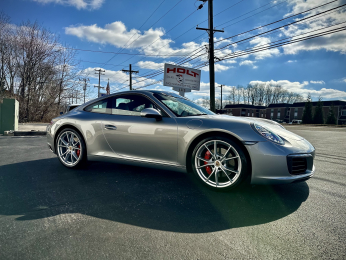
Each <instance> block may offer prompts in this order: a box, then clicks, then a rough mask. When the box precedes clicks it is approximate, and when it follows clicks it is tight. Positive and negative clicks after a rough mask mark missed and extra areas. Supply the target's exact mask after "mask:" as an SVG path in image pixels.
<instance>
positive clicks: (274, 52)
mask: <svg viewBox="0 0 346 260" xmlns="http://www.w3.org/2000/svg"><path fill="white" fill-rule="evenodd" d="M270 43H271V40H270V39H269V38H267V37H256V38H254V39H252V40H251V41H250V44H252V45H255V46H254V47H266V46H269V45H270ZM253 55H254V56H255V59H256V60H261V59H264V58H270V57H273V56H278V55H280V51H279V49H277V48H273V49H270V50H265V51H260V52H257V53H254V54H253Z"/></svg>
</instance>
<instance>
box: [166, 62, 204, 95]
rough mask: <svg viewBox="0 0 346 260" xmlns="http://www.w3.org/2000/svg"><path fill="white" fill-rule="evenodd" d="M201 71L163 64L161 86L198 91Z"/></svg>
mask: <svg viewBox="0 0 346 260" xmlns="http://www.w3.org/2000/svg"><path fill="white" fill-rule="evenodd" d="M200 83H201V71H200V70H195V69H191V68H185V67H181V66H176V65H172V64H167V63H165V73H164V76H163V85H164V86H170V87H174V88H184V89H189V90H200Z"/></svg>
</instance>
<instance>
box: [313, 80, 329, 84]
mask: <svg viewBox="0 0 346 260" xmlns="http://www.w3.org/2000/svg"><path fill="white" fill-rule="evenodd" d="M310 83H311V84H326V83H325V82H324V81H323V80H319V81H313V80H310Z"/></svg>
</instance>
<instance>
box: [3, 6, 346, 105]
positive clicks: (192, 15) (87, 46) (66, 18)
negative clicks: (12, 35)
mask: <svg viewBox="0 0 346 260" xmlns="http://www.w3.org/2000/svg"><path fill="white" fill-rule="evenodd" d="M0 2H1V5H0V11H2V12H4V13H5V14H7V15H9V16H10V17H11V23H13V24H16V25H20V23H21V22H25V21H31V22H35V21H37V22H38V23H39V24H40V25H42V26H44V27H45V28H47V29H49V30H50V31H51V32H52V33H54V34H56V35H57V36H59V39H60V42H62V43H63V44H66V45H67V46H70V47H71V48H75V49H79V50H78V51H77V56H76V58H77V60H78V61H79V70H80V71H81V73H82V74H83V75H85V76H87V77H89V78H90V84H89V86H90V87H89V89H90V91H91V97H96V96H97V89H96V88H94V85H97V84H98V75H96V74H95V71H94V70H95V69H99V68H102V69H104V70H105V71H106V72H105V75H103V76H101V85H102V86H104V87H105V86H106V84H107V81H108V79H109V81H110V86H111V93H113V92H117V91H122V90H127V89H128V84H129V82H128V78H129V76H128V75H127V74H126V73H124V72H122V69H129V64H130V63H131V64H132V69H133V70H138V71H139V74H138V75H136V74H134V75H133V76H134V78H133V88H139V87H142V89H160V90H170V91H171V90H172V88H171V87H166V86H162V83H160V82H158V83H156V84H153V83H155V82H156V81H160V80H162V79H163V74H160V75H158V76H156V77H152V78H148V77H150V76H148V75H152V76H153V75H155V74H153V73H154V72H156V71H157V70H160V69H163V65H164V63H173V64H174V63H177V62H179V61H186V63H185V64H184V65H183V66H186V67H195V66H198V65H200V64H204V63H205V62H206V61H207V54H206V48H205V46H206V45H207V42H208V34H207V32H205V31H201V30H196V29H195V28H196V26H197V25H198V26H199V27H204V28H206V27H208V23H207V19H208V3H205V5H204V6H203V8H201V9H198V6H199V5H201V4H202V3H203V2H201V1H196V0H150V1H139V0H132V1H128V0H0ZM329 2H332V3H329ZM213 3H214V26H215V27H216V28H217V29H224V32H223V33H221V32H216V33H215V35H214V40H215V42H216V43H215V49H216V52H215V56H216V58H218V59H222V58H225V57H228V58H229V59H225V60H222V61H219V62H217V63H216V64H215V69H216V72H215V82H216V85H217V86H218V85H221V84H222V85H225V87H224V91H223V93H224V95H227V92H228V91H229V90H230V89H231V87H233V86H238V85H242V86H247V85H248V84H254V83H260V84H269V83H272V84H280V85H281V86H282V87H283V88H285V89H287V90H289V91H293V92H295V93H299V94H301V95H303V96H304V97H307V95H308V94H310V95H311V97H312V99H313V100H317V99H318V98H319V97H322V99H323V100H346V31H345V30H343V31H339V32H336V33H333V34H327V35H325V36H323V37H318V38H315V39H310V40H306V41H301V42H298V43H295V44H290V45H285V46H282V47H280V46H279V47H277V48H272V49H270V50H266V51H262V52H256V53H250V54H247V55H243V56H237V57H233V58H232V55H233V56H235V55H237V54H238V53H241V52H240V51H242V50H244V49H247V48H253V47H257V48H261V47H263V46H268V44H270V43H272V44H274V42H276V41H278V40H282V39H285V38H288V37H293V36H295V37H303V36H302V35H303V34H304V36H308V35H311V34H314V33H319V32H327V31H328V30H330V29H336V28H342V27H344V26H345V25H346V6H344V7H342V8H338V9H334V10H332V11H329V12H326V13H324V14H323V15H319V16H317V17H316V18H310V19H306V20H304V21H302V22H299V23H295V24H292V25H290V26H286V27H282V28H281V29H279V30H275V31H273V32H272V33H267V34H262V35H260V36H256V35H257V34H260V33H264V32H266V31H269V30H271V29H274V28H277V27H280V26H283V25H286V24H288V23H292V22H295V21H298V20H300V19H303V18H307V17H309V16H312V15H315V14H318V13H320V12H323V11H327V10H329V9H332V8H335V7H338V6H341V5H344V4H346V0H336V1H333V0H274V1H268V0H214V1H213ZM326 3H329V4H327V5H325V6H323V7H320V8H316V9H313V10H311V11H307V12H305V13H303V14H300V15H297V16H294V17H291V18H289V17H290V16H292V15H295V14H298V13H300V12H303V11H306V10H309V9H311V8H314V7H317V6H319V5H322V4H326ZM287 17H288V18H287ZM284 18H287V19H285V20H283V21H281V22H278V23H274V24H272V25H269V26H265V27H263V25H266V24H268V23H272V22H275V21H278V20H281V19H284ZM260 26H262V27H261V28H258V29H256V30H253V31H251V32H247V31H249V30H252V29H255V28H257V27H260ZM326 27H328V28H326ZM312 31H314V32H312ZM244 32H247V33H245V34H244ZM241 33H243V34H241ZM238 34H241V35H238ZM237 35H238V36H237ZM299 35H300V36H299ZM249 37H252V38H250V39H248V40H245V41H241V40H243V39H247V38H249ZM291 39H297V38H291ZM81 50H93V51H101V52H90V51H81ZM107 52H108V53H107ZM109 52H114V53H118V54H113V53H109ZM232 53H234V54H232ZM191 54H193V55H194V56H193V57H196V56H199V55H201V56H199V57H198V58H196V59H193V60H188V59H187V58H186V56H188V55H191ZM172 55H174V56H172ZM184 55H185V57H184ZM201 70H202V76H201V90H200V91H192V92H191V93H187V95H186V96H187V97H188V98H190V99H193V100H198V99H200V98H203V97H206V96H209V71H208V66H206V67H202V68H201ZM146 76H147V77H146ZM148 84H152V85H150V86H148V87H144V86H146V85H148ZM216 97H218V98H219V97H220V88H216Z"/></svg>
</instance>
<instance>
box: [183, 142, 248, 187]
mask: <svg viewBox="0 0 346 260" xmlns="http://www.w3.org/2000/svg"><path fill="white" fill-rule="evenodd" d="M215 140H216V141H219V144H220V148H219V147H217V150H218V149H223V150H220V151H221V153H219V154H221V155H222V151H225V150H227V148H226V147H227V146H226V144H225V143H227V144H228V145H230V146H232V147H233V148H230V151H229V152H228V153H227V156H231V157H232V156H233V157H234V156H235V155H237V154H238V156H239V157H238V158H239V159H238V158H236V159H234V162H232V161H231V160H228V161H227V162H225V161H224V162H221V165H222V166H223V165H225V166H227V167H226V168H225V167H222V166H221V167H222V169H224V170H222V169H221V168H218V167H215V165H216V162H215V165H214V166H213V167H212V166H210V167H209V168H211V169H214V168H216V169H219V173H218V176H220V177H216V176H212V174H210V173H208V172H207V169H205V168H207V167H204V165H201V164H202V162H203V164H208V163H207V162H204V161H202V160H199V159H196V155H197V152H199V153H200V152H201V151H202V153H203V149H205V146H204V144H206V143H207V144H208V143H212V141H215ZM207 146H208V145H207ZM222 146H224V147H225V148H222ZM233 149H234V150H233ZM204 151H206V150H204ZM210 151H211V152H212V153H213V150H210ZM225 153H226V152H225ZM199 157H201V156H200V155H199ZM231 157H230V158H231ZM202 158H203V157H202ZM221 158H222V156H221ZM203 159H205V157H204V158H203ZM225 159H229V158H228V157H226V158H225ZM235 160H236V161H235ZM190 162H191V169H192V173H193V175H194V177H195V179H197V180H198V182H199V183H200V184H202V185H204V186H205V187H208V188H210V189H212V190H215V191H230V190H233V189H235V188H236V187H239V185H240V184H241V183H243V182H244V181H245V179H246V178H247V177H248V176H249V168H250V167H249V165H248V164H249V162H248V160H247V158H246V156H245V153H244V151H243V148H241V147H240V146H239V145H238V144H237V143H236V142H234V141H233V140H232V139H230V138H227V137H220V136H211V137H208V138H205V139H203V140H202V141H200V142H199V143H198V144H197V145H196V147H195V148H194V150H193V152H192V154H191V160H190ZM219 162H220V161H219ZM230 162H232V163H233V164H234V166H232V165H230V167H236V166H237V167H239V165H240V169H241V170H240V173H239V171H236V172H237V173H231V174H234V181H233V182H231V180H233V178H230V177H231V176H230V175H228V178H226V175H225V172H228V171H227V170H226V171H225V169H230V167H228V165H227V164H228V163H230ZM198 163H199V166H198V165H197V167H202V168H200V169H199V170H198V169H197V168H196V164H198ZM218 165H220V164H219V163H218ZM202 169H203V170H202ZM204 169H205V170H204ZM238 169H239V168H238ZM210 171H211V170H209V172H210ZM212 172H214V170H213V171H212ZM238 173H239V174H238ZM208 174H209V175H210V176H209V175H208ZM214 175H215V174H214ZM208 178H209V180H207V179H208ZM213 178H214V181H213ZM219 178H220V180H221V179H222V178H223V180H225V185H216V187H215V184H217V183H218V181H217V180H219ZM227 182H229V184H227ZM219 184H220V183H219Z"/></svg>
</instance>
